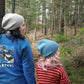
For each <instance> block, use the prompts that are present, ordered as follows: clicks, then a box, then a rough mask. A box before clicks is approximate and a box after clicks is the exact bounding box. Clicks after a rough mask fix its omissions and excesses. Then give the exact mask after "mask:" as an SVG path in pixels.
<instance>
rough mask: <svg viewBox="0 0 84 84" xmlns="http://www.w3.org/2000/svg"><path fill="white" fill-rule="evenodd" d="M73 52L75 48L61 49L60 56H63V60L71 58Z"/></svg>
mask: <svg viewBox="0 0 84 84" xmlns="http://www.w3.org/2000/svg"><path fill="white" fill-rule="evenodd" d="M73 50H74V49H73V48H68V47H61V48H60V56H61V58H62V59H65V58H70V55H71V54H72V51H73ZM74 51H75V50H74Z"/></svg>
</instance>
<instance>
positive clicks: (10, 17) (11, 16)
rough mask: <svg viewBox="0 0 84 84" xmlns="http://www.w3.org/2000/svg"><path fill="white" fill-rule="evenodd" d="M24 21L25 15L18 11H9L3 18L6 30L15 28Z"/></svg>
mask: <svg viewBox="0 0 84 84" xmlns="http://www.w3.org/2000/svg"><path fill="white" fill-rule="evenodd" d="M23 21H24V17H23V16H21V15H19V14H16V13H8V14H6V15H5V16H4V17H3V19H2V27H3V29H5V30H15V29H16V28H18V27H19V26H20V25H21V24H22V23H23Z"/></svg>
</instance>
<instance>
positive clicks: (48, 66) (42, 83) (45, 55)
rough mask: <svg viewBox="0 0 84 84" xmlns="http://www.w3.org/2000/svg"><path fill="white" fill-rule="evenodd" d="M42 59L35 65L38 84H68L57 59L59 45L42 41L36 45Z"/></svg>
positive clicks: (67, 79)
mask: <svg viewBox="0 0 84 84" xmlns="http://www.w3.org/2000/svg"><path fill="white" fill-rule="evenodd" d="M37 50H38V51H40V54H41V55H42V58H40V59H39V60H38V62H37V64H36V74H37V83H38V84H70V81H69V78H68V75H67V73H66V72H65V70H64V68H63V67H62V64H61V62H60V57H59V54H60V52H59V45H58V43H57V42H55V41H52V40H47V39H42V40H40V41H39V42H38V44H37Z"/></svg>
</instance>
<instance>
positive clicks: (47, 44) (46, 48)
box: [37, 39, 59, 57]
mask: <svg viewBox="0 0 84 84" xmlns="http://www.w3.org/2000/svg"><path fill="white" fill-rule="evenodd" d="M58 48H59V45H58V43H56V42H55V41H51V40H47V39H42V40H40V41H39V42H38V44H37V50H38V51H40V54H41V55H42V56H43V57H50V56H53V55H54V54H55V53H56V51H57V50H58Z"/></svg>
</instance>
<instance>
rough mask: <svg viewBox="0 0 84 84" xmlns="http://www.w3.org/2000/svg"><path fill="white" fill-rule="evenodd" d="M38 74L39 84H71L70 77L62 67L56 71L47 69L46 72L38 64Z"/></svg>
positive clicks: (55, 69)
mask: <svg viewBox="0 0 84 84" xmlns="http://www.w3.org/2000/svg"><path fill="white" fill-rule="evenodd" d="M36 73H37V77H38V80H37V82H38V84H70V83H69V79H68V75H67V73H66V72H65V70H64V68H63V67H62V66H58V67H56V68H54V69H52V68H47V71H45V70H43V69H42V68H41V67H39V65H38V63H37V67H36Z"/></svg>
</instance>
